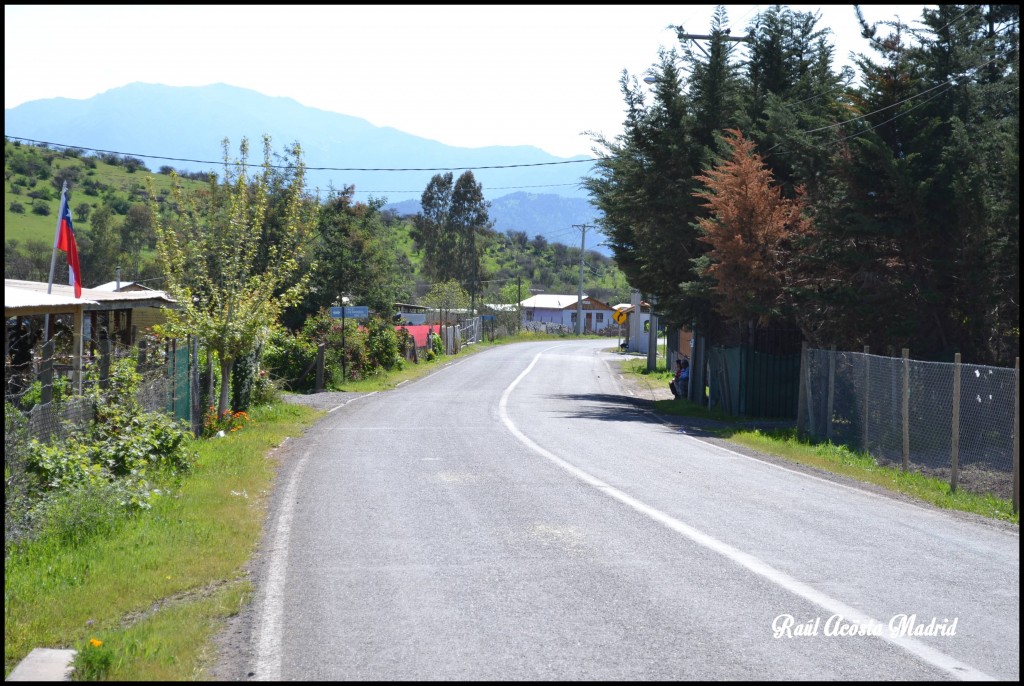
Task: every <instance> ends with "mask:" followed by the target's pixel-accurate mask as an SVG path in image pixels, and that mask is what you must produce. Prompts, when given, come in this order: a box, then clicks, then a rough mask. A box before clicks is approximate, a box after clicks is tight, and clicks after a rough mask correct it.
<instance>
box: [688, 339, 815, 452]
mask: <svg viewBox="0 0 1024 686" xmlns="http://www.w3.org/2000/svg"><path fill="white" fill-rule="evenodd" d="M691 373H692V372H691ZM806 376H807V341H803V342H802V343H801V344H800V378H799V379H798V380H797V384H796V385H797V400H796V433H797V435H798V436H802V435H805V434H806V432H807V425H806V421H805V420H806V419H807V413H808V409H809V408H808V406H807V401H808V397H807V391H806V386H805V383H804V378H805V377H806Z"/></svg>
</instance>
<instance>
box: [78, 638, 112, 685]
mask: <svg viewBox="0 0 1024 686" xmlns="http://www.w3.org/2000/svg"><path fill="white" fill-rule="evenodd" d="M72 665H73V668H74V669H73V674H72V676H73V678H74V679H75V680H76V681H100V680H103V678H104V677H105V676H106V675H107V672H109V671H110V668H111V667H112V666H113V665H114V651H113V650H111V649H110V648H108V647H106V646H104V645H103V641H101V640H99V639H98V638H90V639H89V641H88V642H87V643H86V644H85V645H84V646H83V647H82V648H81V649H80V650H78V651H77V652H76V653H75V659H74V661H73V662H72Z"/></svg>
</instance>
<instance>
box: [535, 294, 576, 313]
mask: <svg viewBox="0 0 1024 686" xmlns="http://www.w3.org/2000/svg"><path fill="white" fill-rule="evenodd" d="M583 297H584V298H586V297H587V295H586V294H585V293H584V294H583ZM578 299H579V296H577V295H558V294H556V293H538V294H537V295H534V296H532V297H529V298H527V299H526V300H524V301H523V302H521V303H520V305H521V306H522V307H542V308H544V309H548V310H561V309H564V308H566V307H569V306H570V305H572V306H575V305H576V301H577V300H578Z"/></svg>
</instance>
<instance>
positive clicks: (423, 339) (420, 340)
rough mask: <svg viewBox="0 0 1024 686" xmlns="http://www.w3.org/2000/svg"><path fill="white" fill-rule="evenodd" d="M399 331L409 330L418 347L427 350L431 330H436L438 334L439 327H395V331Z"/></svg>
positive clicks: (422, 325) (423, 325)
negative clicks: (428, 335)
mask: <svg viewBox="0 0 1024 686" xmlns="http://www.w3.org/2000/svg"><path fill="white" fill-rule="evenodd" d="M399 329H408V331H409V333H411V334H412V338H413V340H414V341H416V347H417V348H426V347H427V334H428V333H430V330H431V329H433V330H434V333H437V327H436V326H428V325H426V324H421V325H419V326H396V327H395V331H398V330H399Z"/></svg>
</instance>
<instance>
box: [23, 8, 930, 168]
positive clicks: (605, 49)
mask: <svg viewBox="0 0 1024 686" xmlns="http://www.w3.org/2000/svg"><path fill="white" fill-rule="evenodd" d="M726 7H727V10H728V16H729V20H730V23H731V24H732V25H733V27H734V28H733V35H738V34H740V33H742V32H743V29H744V28H745V27H746V25H747V22H748V21H749V20H750V19H751V18H752V17H753V16H754V15H755V14H756V12H758V11H759V10H763V9H764V8H766V7H767V6H766V5H727V6H726ZM790 7H792V8H793V9H796V10H800V11H820V12H821V16H822V20H821V22H820V26H822V27H828V28H830V29H831V30H832V31H833V33H834V40H835V45H836V47H837V50H836V55H837V61H838V62H839V63H840V64H844V63H849V61H848V59H847V56H848V54H849V53H850V52H851V51H855V52H864V53H867V52H869V50H868V47H867V41H865V40H864V39H862V38H861V37H860V34H859V31H858V26H857V21H856V17H855V15H854V11H853V6H852V5H830V6H824V7H821V6H814V5H791V6H790ZM922 7H923V6H922V5H866V6H863V8H862V9H863V11H864V14H865V17H866V18H867V19H868V20H869V21H881V20H889V19H894V18H896V17H897V16H898V17H899V18H900V19H902V20H903V21H904V22H907V23H910V24H912V25H915V24H916V23H917V21H918V20H919V19H920V16H921V8H922ZM713 9H714V8H713V6H712V5H676V6H671V5H634V6H626V5H594V6H585V5H583V6H581V5H567V6H563V5H548V6H544V5H484V6H470V7H465V6H461V5H457V6H449V5H436V6H429V5H428V6H422V5H416V6H401V5H397V6H396V5H372V6H360V5H347V6H345V5H342V6H305V5H289V6H283V5H276V6H241V7H233V6H232V7H229V6H220V5H214V6H198V5H164V6H148V5H137V6H126V5H117V6H111V5H80V6H69V5H60V6H52V5H51V6H47V5H23V6H22V5H5V6H4V107H5V108H10V107H15V106H17V105H19V104H21V103H23V102H27V101H31V100H39V99H43V98H53V97H66V98H75V99H84V98H89V97H92V96H94V95H96V94H98V93H102V92H104V91H106V90H109V89H111V88H116V87H118V86H123V85H125V84H128V83H133V82H137V81H141V82H145V83H159V84H165V85H169V86H203V85H208V84H211V83H227V84H230V85H233V86H240V87H242V88H250V89H252V90H255V91H259V92H260V93H263V94H265V95H271V96H285V97H289V98H293V99H294V100H297V101H298V102H300V103H301V104H303V105H307V106H309V107H316V108H319V109H323V110H329V111H332V112H339V113H341V114H348V115H352V116H356V117H362V118H363V119H366V120H368V121H370V122H371V123H372V124H375V125H377V126H391V127H394V128H396V129H400V130H402V131H404V132H406V133H411V134H414V135H417V136H421V137H424V138H430V139H433V140H437V141H440V142H442V143H445V144H447V145H454V146H461V147H481V146H487V145H533V146H536V147H539V148H541V149H543V150H545V151H547V152H549V153H551V154H553V155H558V156H565V157H568V156H572V155H580V154H582V155H589V154H590V153H591V148H592V145H593V144H592V141H591V139H590V137H589V136H586V135H583V132H585V131H588V130H589V131H596V132H600V133H603V134H605V135H606V136H608V137H610V138H612V137H614V136H615V135H617V134H618V133H619V132H620V131H621V125H622V121H623V118H624V114H623V110H624V106H623V100H622V95H621V93H620V91H619V76H620V74H621V73H622V70H623V69H625V70H627V71H628V72H629V73H630V74H633V75H638V76H642V74H643V72H644V71H645V70H646V69H647V68H648V67H650V66H651V65H652V64H653V63H655V62H656V61H657V59H658V48H659V46H664V47H666V48H670V47H676V46H678V41H677V40H676V37H675V32H674V31H673V30H671V29H669V28H667V27H668V26H669V25H670V24H681V25H683V26H684V27H685V29H686V31H687V32H689V33H707V31H708V28H709V18H710V16H711V13H712V11H713ZM5 133H6V134H7V135H12V136H17V135H18V132H17V131H5ZM57 142H65V141H57ZM67 143H68V144H74V145H78V146H82V147H89V146H90V142H89V141H67ZM160 152H161V153H163V154H166V155H169V156H174V154H175V151H173V150H166V151H160ZM211 154H212V153H211Z"/></svg>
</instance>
